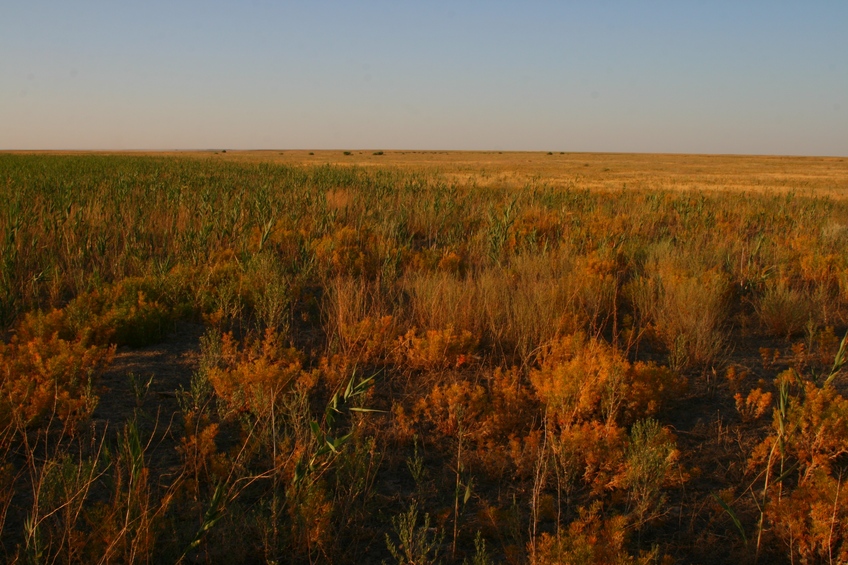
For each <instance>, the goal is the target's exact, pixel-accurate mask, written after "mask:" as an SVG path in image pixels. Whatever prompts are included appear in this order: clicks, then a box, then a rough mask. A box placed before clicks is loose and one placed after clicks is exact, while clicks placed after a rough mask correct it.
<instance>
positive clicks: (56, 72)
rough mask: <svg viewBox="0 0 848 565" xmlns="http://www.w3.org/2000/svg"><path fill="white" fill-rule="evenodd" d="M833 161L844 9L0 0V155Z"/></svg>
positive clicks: (777, 4) (841, 150) (847, 68)
mask: <svg viewBox="0 0 848 565" xmlns="http://www.w3.org/2000/svg"><path fill="white" fill-rule="evenodd" d="M190 148H194V149H204V148H233V149H235V148H242V149H248V148H274V149H296V148H315V149H331V148H333V149H356V148H369V149H370V148H373V149H401V148H403V149H487V150H546V151H547V150H556V151H621V152H630V151H635V152H674V153H747V154H794V155H843V156H844V155H848V2H846V1H844V0H833V1H830V2H801V1H798V2H781V1H770V2H766V1H756V2H755V1H749V2H720V1H706V0H705V1H700V2H694V1H684V0H681V1H676V2H673V1H667V2H649V1H644V2H634V1H629V2H623V1H622V2H612V1H607V2H591V3H590V2H588V1H586V2H533V1H525V2H517V1H516V2H498V1H487V2H472V1H455V2H439V1H430V2H406V1H402V0H394V1H385V2H376V1H359V2H357V1H354V0H347V1H346V2H322V1H307V2H304V1H301V2H271V1H261V0H257V1H253V2H238V3H237V2H218V1H215V0H205V1H203V2H201V1H195V0H171V1H169V2H158V1H146V2H121V1H119V2H115V1H89V0H75V1H64V0H63V1H58V0H57V1H53V2H42V1H39V0H4V1H3V2H2V5H0V149H190Z"/></svg>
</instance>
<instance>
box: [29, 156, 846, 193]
mask: <svg viewBox="0 0 848 565" xmlns="http://www.w3.org/2000/svg"><path fill="white" fill-rule="evenodd" d="M344 151H345V150H343V149H338V150H321V151H309V150H294V151H288V150H261V151H260V150H255V151H239V150H228V151H227V152H226V153H222V152H221V151H218V150H209V151H136V152H111V153H110V152H101V153H102V154H124V155H156V156H162V157H164V156H184V157H193V158H198V159H215V160H219V161H230V162H250V163H260V162H262V163H280V164H287V165H305V166H313V165H322V164H329V165H334V166H337V165H355V166H359V167H391V168H398V169H403V170H414V171H421V172H425V173H439V174H440V175H442V176H443V177H444V178H445V180H447V181H450V182H456V183H458V184H474V185H476V186H480V187H486V186H492V187H504V188H523V187H525V186H533V185H535V184H539V183H544V184H546V185H548V186H551V187H572V188H581V189H603V190H610V189H620V188H622V187H627V188H637V189H657V190H690V189H694V190H734V191H736V190H744V191H755V192H774V191H778V192H788V191H794V192H795V193H798V194H806V193H809V194H814V195H817V196H824V195H827V196H831V197H841V198H844V197H846V196H848V157H792V156H757V155H683V154H651V153H644V154H641V153H640V154H635V153H559V152H553V154H552V155H548V154H547V152H544V151H503V152H501V151H383V154H382V155H374V154H373V153H374V150H364V149H363V150H350V153H351V154H350V155H345V154H344ZM30 153H54V154H91V153H92V152H74V151H54V152H30Z"/></svg>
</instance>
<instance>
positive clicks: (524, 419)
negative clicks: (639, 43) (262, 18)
mask: <svg viewBox="0 0 848 565" xmlns="http://www.w3.org/2000/svg"><path fill="white" fill-rule="evenodd" d="M348 153H349V154H347V155H346V154H345V152H344V151H342V150H339V151H315V152H308V151H273V152H272V151H256V152H241V151H227V152H223V151H207V152H188V153H173V154H162V153H157V154H141V153H132V154H120V155H118V154H108V155H107V154H36V153H5V154H0V181H2V184H0V202H2V203H4V204H3V205H2V206H0V336H2V341H0V371H2V372H0V392H2V396H0V456H2V463H0V533H2V547H0V551H2V554H3V556H4V558H5V559H6V560H7V561H9V562H37V563H41V562H51V563H52V562H63V563H76V562H80V563H93V562H102V563H112V562H127V563H130V562H132V563H135V562H155V563H159V562H183V563H201V562H203V563H205V562H209V563H214V562H220V561H222V560H224V559H227V560H228V561H238V562H256V563H264V562H294V563H301V562H302V563H321V562H336V563H344V562H351V563H360V562H375V563H379V562H381V561H385V562H389V563H392V562H396V563H416V564H421V563H435V562H445V563H464V562H468V563H473V564H483V563H534V564H543V563H655V562H661V563H675V562H680V563H690V562H698V563H726V562H739V563H746V562H748V563H755V562H760V563H784V562H785V563H790V562H796V561H797V562H828V561H831V562H841V561H845V560H848V497H846V495H845V493H844V492H843V490H844V487H843V485H842V480H843V478H844V477H845V475H846V472H848V400H846V398H845V395H846V394H848V376H846V369H845V368H844V363H845V360H846V355H848V353H846V351H845V348H846V342H845V339H843V336H845V335H846V329H848V253H846V251H845V250H846V249H848V200H846V199H845V198H844V197H845V195H846V194H848V162H846V161H845V160H844V159H842V158H794V157H738V156H689V155H600V154H561V153H553V152H552V153H550V154H548V153H497V152H489V153H450V152H447V153H442V152H396V151H383V152H379V151H376V150H374V151H349V152H348ZM378 153H380V154H378ZM234 540H235V541H234Z"/></svg>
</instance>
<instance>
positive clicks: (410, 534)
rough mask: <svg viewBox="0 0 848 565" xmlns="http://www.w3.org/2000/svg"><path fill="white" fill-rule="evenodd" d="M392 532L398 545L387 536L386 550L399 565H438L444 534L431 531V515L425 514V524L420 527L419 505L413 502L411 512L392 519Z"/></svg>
mask: <svg viewBox="0 0 848 565" xmlns="http://www.w3.org/2000/svg"><path fill="white" fill-rule="evenodd" d="M392 531H394V533H395V536H396V537H397V540H398V543H397V544H395V542H394V540H392V537H391V536H390V535H389V534H386V548H387V549H388V550H389V553H391V554H392V557H394V559H395V561H396V562H397V563H398V565H428V564H431V563H438V562H439V560H438V558H439V546H440V545H441V543H442V539H443V538H444V532H440V531H438V530H437V531H436V532H435V533H434V532H431V530H430V515H429V514H426V513H425V514H424V523H423V524H422V525H420V526H419V525H418V503H416V502H413V503H412V504H410V506H409V510H407V511H406V512H404V513H403V514H399V515H398V516H395V517H394V518H392Z"/></svg>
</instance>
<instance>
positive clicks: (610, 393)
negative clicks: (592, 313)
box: [530, 333, 682, 428]
mask: <svg viewBox="0 0 848 565" xmlns="http://www.w3.org/2000/svg"><path fill="white" fill-rule="evenodd" d="M530 381H531V382H532V383H533V386H534V387H535V389H536V393H537V394H538V395H539V398H540V399H541V401H542V402H543V403H544V404H545V405H546V406H547V407H548V410H549V414H550V416H551V417H552V418H553V419H554V420H555V421H556V423H557V424H558V425H559V426H560V427H562V428H565V427H568V426H571V425H573V424H575V423H579V422H583V421H588V420H596V419H600V420H603V421H605V422H607V423H614V422H616V421H619V420H625V419H626V420H630V421H632V420H633V419H635V418H638V417H640V416H644V415H650V414H653V413H656V411H657V410H658V409H659V408H660V406H661V405H662V403H663V402H664V401H666V400H668V398H669V397H670V396H672V395H673V394H675V393H676V392H678V391H679V390H680V389H681V386H682V384H681V382H680V381H679V380H678V379H677V378H675V377H674V375H673V373H672V372H671V371H669V370H668V369H667V368H665V367H657V366H656V365H654V364H644V363H636V364H635V365H631V364H630V362H628V361H627V359H625V357H624V355H622V353H621V352H620V351H618V350H616V349H615V348H613V347H611V346H610V345H608V344H606V343H605V342H603V341H601V340H597V339H590V340H587V339H586V338H585V336H584V335H583V334H581V333H577V334H574V335H571V336H567V337H563V338H561V339H559V340H556V341H554V342H553V343H551V344H549V345H548V346H547V347H546V348H545V349H544V351H543V352H542V356H541V365H540V367H539V368H538V369H536V370H534V371H532V372H531V373H530Z"/></svg>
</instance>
